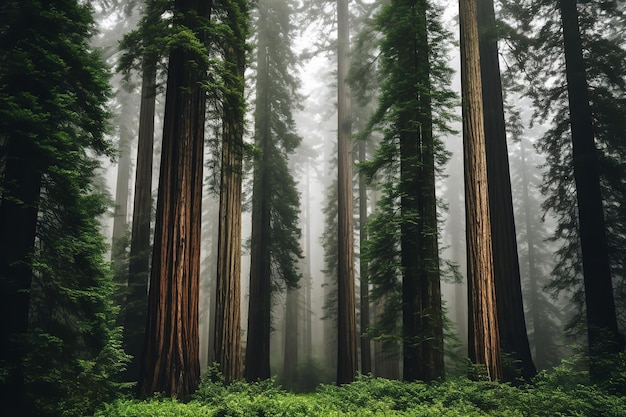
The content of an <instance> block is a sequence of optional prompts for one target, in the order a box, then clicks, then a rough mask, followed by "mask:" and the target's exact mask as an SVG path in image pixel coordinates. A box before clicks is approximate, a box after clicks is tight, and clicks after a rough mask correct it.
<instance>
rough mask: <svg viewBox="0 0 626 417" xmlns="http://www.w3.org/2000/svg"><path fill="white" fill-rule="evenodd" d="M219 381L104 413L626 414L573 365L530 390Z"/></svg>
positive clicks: (368, 380)
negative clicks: (293, 387) (182, 396)
mask: <svg viewBox="0 0 626 417" xmlns="http://www.w3.org/2000/svg"><path fill="white" fill-rule="evenodd" d="M215 376H216V374H215V373H214V372H211V373H210V374H209V377H207V378H205V380H204V381H203V382H202V384H201V386H200V389H199V390H198V393H197V394H196V396H195V397H194V399H193V400H192V401H191V402H189V403H187V404H183V403H179V402H177V401H175V400H169V399H168V400H165V399H160V398H155V399H152V400H147V401H117V402H115V403H113V404H110V405H108V406H107V407H106V409H105V410H103V411H101V412H99V413H97V414H96V416H102V417H104V416H107V417H122V416H125V417H132V416H192V415H193V416H212V417H213V416H215V417H217V416H245V417H261V416H266V417H267V416H285V417H293V416H302V417H315V416H325V417H327V416H354V417H357V416H359V417H360V416H407V417H408V416H410V417H425V416H432V417H436V416H449V417H468V416H469V417H479V416H494V417H495V416H498V417H502V416H505V417H507V416H508V417H526V416H533V417H544V416H545V417H552V416H598V415H601V416H606V417H617V416H622V415H624V412H626V397H624V396H620V395H612V394H610V393H608V392H607V391H606V390H603V389H602V388H600V387H596V386H592V385H588V384H587V383H586V382H585V381H586V378H585V376H584V374H581V371H578V370H576V364H575V363H571V362H570V363H564V364H563V365H561V366H559V367H557V368H555V369H554V370H553V371H551V372H545V371H544V372H541V373H540V374H539V375H538V376H537V377H536V378H535V379H534V380H533V382H532V383H531V384H529V385H526V386H522V387H513V386H511V385H509V384H499V383H496V382H491V381H476V382H473V381H470V380H468V379H466V378H454V379H449V380H447V381H444V382H438V383H433V384H425V383H422V382H413V383H405V382H400V381H395V380H387V379H382V378H372V377H364V376H361V377H359V378H358V379H357V381H355V382H354V383H352V384H349V385H344V386H340V387H338V386H336V385H320V386H319V387H318V389H317V391H316V392H315V393H313V394H299V395H296V394H293V393H290V392H287V391H284V390H282V389H281V388H280V387H278V386H276V384H275V383H274V381H272V380H268V381H264V382H260V383H251V384H250V383H243V382H236V383H234V384H232V385H230V386H225V385H224V384H223V383H222V382H220V380H219V378H217V379H216V378H215Z"/></svg>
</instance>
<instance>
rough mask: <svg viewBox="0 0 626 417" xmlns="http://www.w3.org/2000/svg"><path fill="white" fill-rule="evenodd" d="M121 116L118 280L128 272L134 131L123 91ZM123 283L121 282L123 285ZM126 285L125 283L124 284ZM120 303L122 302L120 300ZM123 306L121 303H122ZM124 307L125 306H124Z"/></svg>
mask: <svg viewBox="0 0 626 417" xmlns="http://www.w3.org/2000/svg"><path fill="white" fill-rule="evenodd" d="M120 100H121V106H120V115H119V116H118V117H117V120H118V122H119V127H120V130H119V133H120V137H119V142H118V152H119V160H118V162H117V179H116V186H115V208H114V210H113V236H112V238H113V239H112V244H111V261H112V263H113V270H114V271H115V272H116V274H119V275H118V279H122V277H123V278H124V281H125V278H126V271H122V270H123V269H124V267H125V266H126V256H125V255H126V253H125V252H126V244H125V238H126V233H127V232H128V195H129V190H128V186H129V182H130V148H131V141H132V137H131V136H132V130H131V129H130V127H129V121H128V118H129V117H130V116H129V115H130V114H132V113H133V109H131V103H130V101H131V94H130V93H129V92H127V91H124V90H123V89H122V92H121V93H120ZM122 283H123V282H119V284H122ZM124 283H125V282H124ZM119 301H120V302H121V301H122V300H119ZM120 304H121V303H120ZM122 307H123V306H122Z"/></svg>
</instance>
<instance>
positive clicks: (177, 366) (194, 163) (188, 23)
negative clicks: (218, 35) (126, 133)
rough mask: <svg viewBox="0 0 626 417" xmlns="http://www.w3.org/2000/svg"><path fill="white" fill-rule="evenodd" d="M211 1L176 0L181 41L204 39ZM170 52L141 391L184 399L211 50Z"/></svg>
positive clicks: (196, 365)
mask: <svg viewBox="0 0 626 417" xmlns="http://www.w3.org/2000/svg"><path fill="white" fill-rule="evenodd" d="M210 7H211V4H210V2H206V1H202V0H176V1H175V2H174V23H175V26H176V27H177V29H178V30H180V32H179V34H180V37H181V38H182V39H185V38H189V36H190V35H191V36H193V37H196V39H197V37H201V36H202V35H201V34H202V33H203V30H202V29H203V28H204V26H205V25H206V24H207V23H208V19H209V17H210ZM202 42H203V40H202V39H199V42H198V43H193V44H192V45H189V44H186V45H185V44H179V45H175V46H174V47H173V48H172V50H171V51H170V57H169V66H168V79H167V92H166V99H165V100H166V101H165V119H164V126H163V147H162V156H161V172H160V178H159V196H158V200H157V218H156V226H155V238H154V249H153V255H152V271H151V276H150V292H149V296H148V318H147V321H146V337H145V343H144V354H143V361H142V371H141V378H140V380H139V393H140V395H141V396H143V397H148V396H150V395H152V393H155V392H162V393H165V394H166V395H168V396H172V397H178V398H186V397H188V396H189V395H191V394H192V393H193V392H194V391H195V390H196V388H197V386H198V384H199V382H200V361H199V334H198V301H199V300H198V298H199V278H200V276H199V273H200V223H201V222H200V215H201V202H202V166H203V141H204V120H205V106H206V99H205V91H204V89H203V87H202V85H201V83H202V81H203V80H204V79H205V72H206V67H207V65H206V62H207V60H206V50H205V49H204V48H203V47H200V45H201V43H202Z"/></svg>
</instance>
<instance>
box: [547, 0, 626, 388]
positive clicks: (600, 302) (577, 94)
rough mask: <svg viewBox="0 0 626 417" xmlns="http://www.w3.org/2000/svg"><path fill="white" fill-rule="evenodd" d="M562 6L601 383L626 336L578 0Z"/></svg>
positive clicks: (594, 366)
mask: <svg viewBox="0 0 626 417" xmlns="http://www.w3.org/2000/svg"><path fill="white" fill-rule="evenodd" d="M559 8H560V11H561V20H562V23H563V45H564V49H565V71H566V78H567V92H568V99H569V110H570V127H571V132H572V151H573V159H574V180H575V182H576V194H577V202H578V220H579V229H580V244H581V251H582V263H583V276H584V286H585V301H586V307H587V332H588V333H587V334H588V338H589V353H590V357H591V363H590V369H589V371H590V375H591V377H592V379H593V380H595V381H599V380H601V379H602V378H603V377H604V376H605V375H606V373H607V372H608V369H605V368H606V364H607V361H604V364H605V366H602V363H603V359H602V356H603V355H604V354H606V353H617V352H620V351H621V350H622V348H623V346H624V340H623V338H622V336H621V335H620V334H619V330H618V327H617V319H616V315H615V302H614V299H613V289H612V282H611V269H610V263H609V257H608V243H607V237H606V225H605V221H604V211H603V208H602V193H601V189H600V172H599V163H598V156H597V150H596V146H595V140H594V132H593V116H592V112H591V106H590V104H589V93H588V91H587V88H588V87H587V78H586V74H585V61H584V58H583V51H582V43H581V37H580V29H579V27H578V10H577V8H576V1H572V0H567V1H564V0H560V1H559Z"/></svg>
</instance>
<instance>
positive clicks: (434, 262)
mask: <svg viewBox="0 0 626 417" xmlns="http://www.w3.org/2000/svg"><path fill="white" fill-rule="evenodd" d="M427 4H428V2H427V1H425V0H422V1H418V2H417V7H416V17H417V20H418V25H417V36H416V41H417V43H416V46H417V48H416V50H417V51H422V52H421V55H422V57H421V59H418V58H417V57H416V62H417V65H416V70H417V71H416V73H417V76H418V79H419V82H420V84H422V86H423V87H422V93H421V94H420V95H419V98H418V103H419V107H420V109H421V110H420V112H419V115H418V124H419V125H420V128H421V136H422V137H421V139H422V143H421V147H420V148H421V149H420V153H421V164H420V165H419V171H420V172H419V177H420V182H421V187H420V188H421V189H420V198H419V205H420V209H419V212H420V213H421V215H420V220H419V222H420V253H421V254H422V255H421V256H422V257H423V261H422V262H423V265H422V267H421V268H420V269H421V270H420V287H421V288H420V297H421V306H422V307H421V308H422V312H421V315H420V321H421V324H420V327H421V329H422V333H423V335H424V336H425V337H426V338H427V339H426V340H425V341H424V342H422V348H421V350H422V352H421V355H422V361H421V364H420V368H421V369H420V372H419V378H420V379H421V380H425V381H430V380H433V379H437V378H442V377H443V376H444V362H443V311H442V308H441V282H440V274H439V242H438V239H437V238H438V231H437V229H438V228H437V197H436V194H435V140H434V137H433V114H432V99H431V85H430V60H429V54H430V46H429V43H428V17H427V7H428V6H427Z"/></svg>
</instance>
